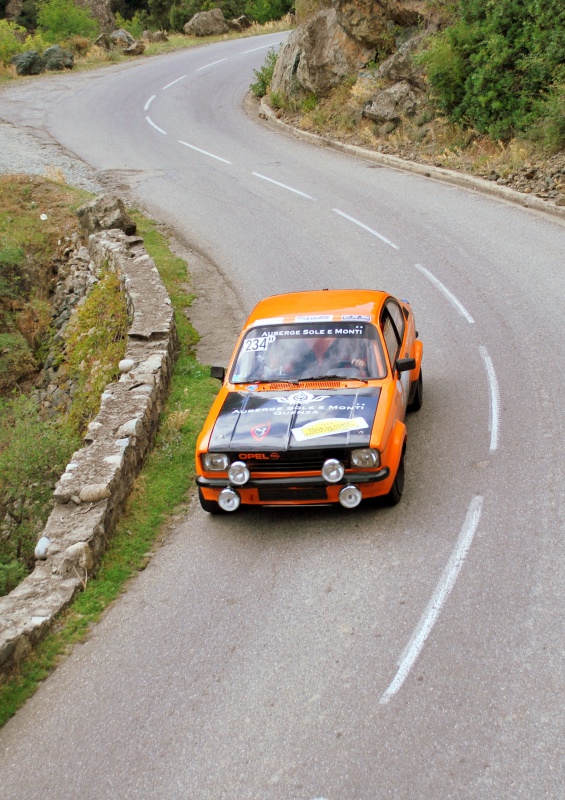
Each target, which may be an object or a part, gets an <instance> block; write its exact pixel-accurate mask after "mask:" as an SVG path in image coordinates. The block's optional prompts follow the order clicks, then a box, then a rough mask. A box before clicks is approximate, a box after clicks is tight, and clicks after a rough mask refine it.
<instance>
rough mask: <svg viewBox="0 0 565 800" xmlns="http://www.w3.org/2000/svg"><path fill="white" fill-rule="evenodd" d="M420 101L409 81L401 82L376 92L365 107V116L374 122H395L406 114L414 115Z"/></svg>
mask: <svg viewBox="0 0 565 800" xmlns="http://www.w3.org/2000/svg"><path fill="white" fill-rule="evenodd" d="M418 101H419V97H418V94H417V92H416V91H415V90H414V88H413V87H412V86H411V85H410V84H409V83H408V82H407V81H400V83H395V84H394V85H393V86H390V87H389V88H388V89H382V90H381V91H379V92H376V93H375V94H374V95H373V96H372V97H371V99H370V100H369V101H368V102H367V103H366V104H365V106H364V107H363V116H364V117H367V119H371V120H373V122H395V121H396V120H399V119H400V117H401V116H403V115H404V114H406V115H408V116H410V115H412V114H414V113H415V111H416V109H417V108H418Z"/></svg>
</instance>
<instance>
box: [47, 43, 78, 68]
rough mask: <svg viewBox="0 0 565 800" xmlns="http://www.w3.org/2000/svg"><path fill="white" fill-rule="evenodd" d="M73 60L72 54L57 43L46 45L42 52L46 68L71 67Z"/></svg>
mask: <svg viewBox="0 0 565 800" xmlns="http://www.w3.org/2000/svg"><path fill="white" fill-rule="evenodd" d="M74 60H75V58H74V56H73V54H72V53H69V52H68V50H63V48H62V47H59V45H58V44H54V45H53V46H52V47H48V48H47V50H46V51H45V52H44V53H43V63H44V65H45V69H48V70H63V69H72V68H73V65H74Z"/></svg>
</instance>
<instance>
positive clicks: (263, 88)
mask: <svg viewBox="0 0 565 800" xmlns="http://www.w3.org/2000/svg"><path fill="white" fill-rule="evenodd" d="M277 58H278V53H277V52H276V51H275V50H274V48H271V49H270V50H268V51H267V56H266V58H265V63H264V64H263V66H262V67H260V69H254V70H253V74H254V75H255V78H256V80H255V81H254V82H253V83H252V84H251V87H250V88H251V91H252V92H253V94H254V95H255V97H264V96H265V95H266V94H267V92H268V91H269V86H270V85H271V81H272V79H273V72H274V69H275V64H276V63H277Z"/></svg>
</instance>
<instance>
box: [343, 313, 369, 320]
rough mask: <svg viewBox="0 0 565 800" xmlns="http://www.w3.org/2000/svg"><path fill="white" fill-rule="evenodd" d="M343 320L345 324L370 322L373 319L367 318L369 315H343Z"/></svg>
mask: <svg viewBox="0 0 565 800" xmlns="http://www.w3.org/2000/svg"><path fill="white" fill-rule="evenodd" d="M341 319H342V320H343V321H344V322H346V321H347V322H370V321H371V317H369V316H367V314H343V316H342V317H341Z"/></svg>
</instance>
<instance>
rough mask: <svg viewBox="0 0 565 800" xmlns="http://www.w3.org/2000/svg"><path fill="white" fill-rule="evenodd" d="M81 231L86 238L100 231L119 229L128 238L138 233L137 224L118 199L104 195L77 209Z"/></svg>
mask: <svg viewBox="0 0 565 800" xmlns="http://www.w3.org/2000/svg"><path fill="white" fill-rule="evenodd" d="M77 216H78V219H79V222H80V226H81V231H82V232H83V234H84V235H85V236H89V235H90V234H91V233H97V232H98V231H104V230H112V229H114V228H118V229H119V230H121V231H123V232H124V233H126V234H127V235H128V236H129V235H131V234H134V233H135V231H136V224H135V222H134V221H133V220H132V218H131V217H130V216H129V215H128V214H127V212H126V209H125V206H124V204H123V202H122V200H120V199H119V198H118V197H115V196H114V195H111V194H102V195H99V196H98V197H96V198H95V199H94V200H92V201H91V202H90V203H86V204H85V205H84V206H81V207H80V208H79V209H77Z"/></svg>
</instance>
